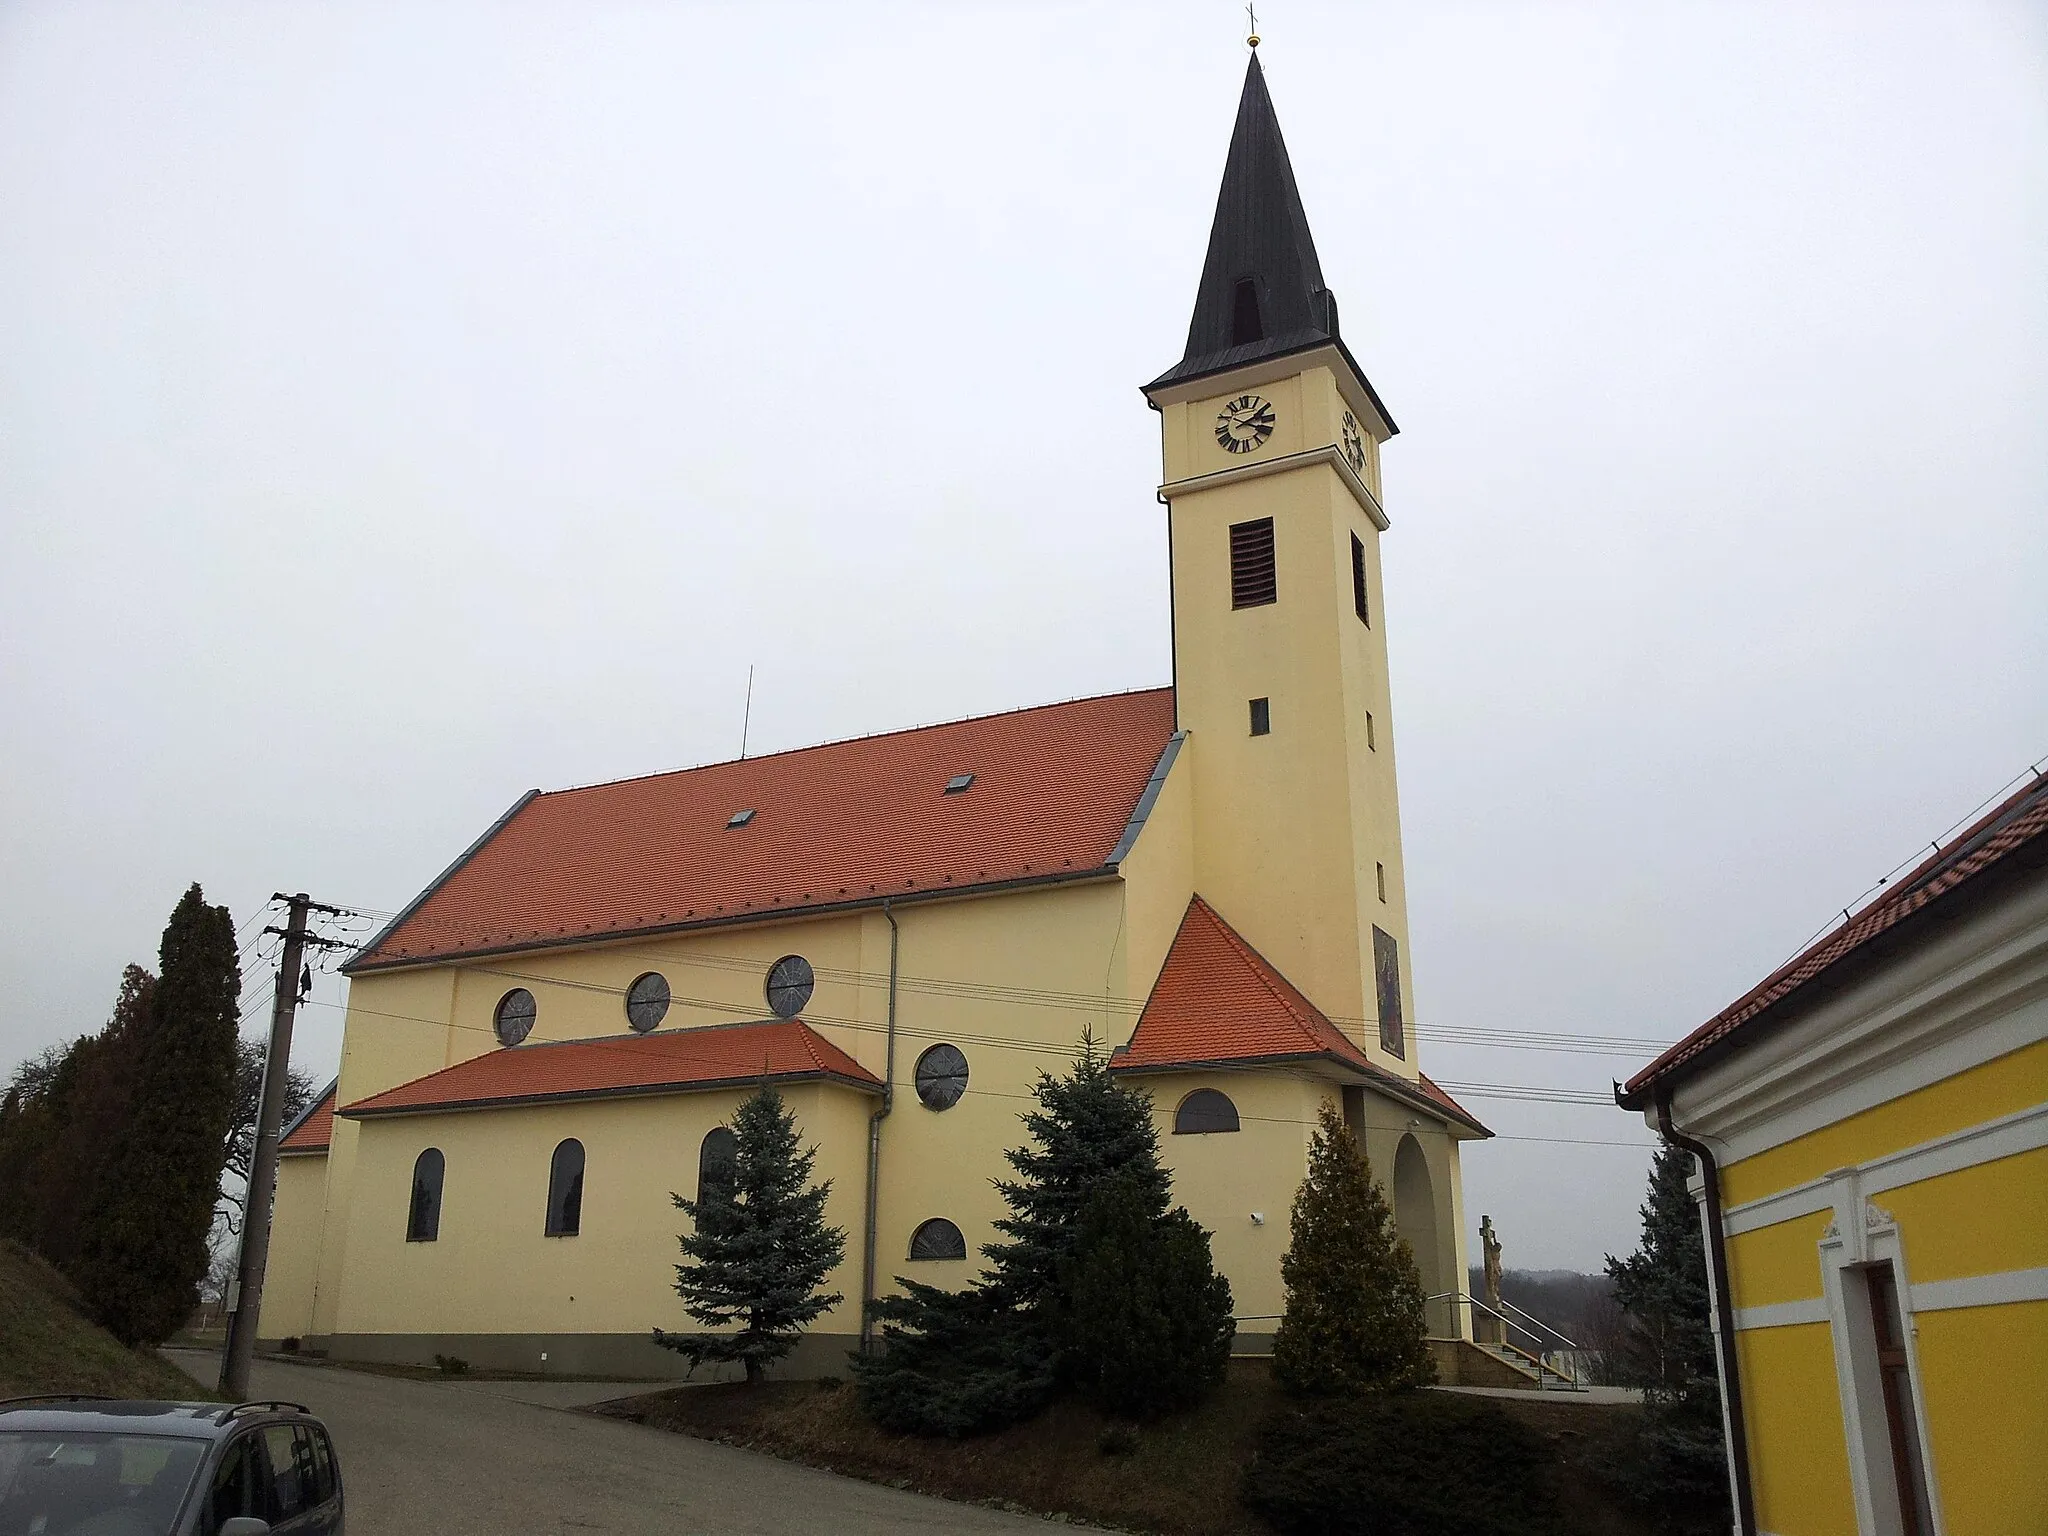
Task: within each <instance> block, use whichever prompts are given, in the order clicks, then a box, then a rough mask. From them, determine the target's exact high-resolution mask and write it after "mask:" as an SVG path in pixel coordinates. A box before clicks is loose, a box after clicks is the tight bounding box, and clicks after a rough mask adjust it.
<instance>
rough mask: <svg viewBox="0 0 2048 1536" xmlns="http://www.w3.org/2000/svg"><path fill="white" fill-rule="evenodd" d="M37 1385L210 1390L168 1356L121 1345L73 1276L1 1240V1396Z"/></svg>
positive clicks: (127, 1392) (111, 1393)
mask: <svg viewBox="0 0 2048 1536" xmlns="http://www.w3.org/2000/svg"><path fill="white" fill-rule="evenodd" d="M37 1392H97V1393H103V1394H105V1395H106V1396H108V1397H144V1398H147V1397H154V1398H169V1399H173V1400H175V1401H180V1402H191V1401H193V1400H195V1399H198V1400H210V1399H211V1398H212V1397H213V1394H212V1393H211V1392H208V1391H206V1390H205V1389H204V1388H202V1387H201V1386H199V1384H198V1383H197V1382H195V1381H193V1380H192V1378H191V1377H189V1376H187V1375H186V1374H185V1373H184V1372H183V1371H181V1370H179V1369H178V1368H177V1367H176V1366H175V1365H172V1364H171V1363H170V1362H169V1361H168V1360H165V1359H163V1358H161V1357H160V1356H158V1355H154V1354H143V1353H140V1352H138V1351H136V1350H132V1349H126V1348H123V1347H122V1345H121V1344H120V1343H118V1342H117V1341H116V1340H115V1338H114V1336H113V1335H112V1334H110V1333H108V1332H107V1331H106V1330H105V1329H104V1328H102V1327H100V1326H99V1324H97V1323H95V1322H94V1321H93V1320H92V1319H91V1318H90V1317H88V1316H87V1315H86V1312H85V1308H84V1306H83V1304H82V1303H81V1302H80V1301H79V1299H78V1293H77V1292H76V1291H74V1290H73V1289H72V1288H71V1283H70V1282H69V1281H68V1280H66V1279H65V1278H64V1277H63V1276H62V1275H60V1274H58V1273H57V1271H56V1270H54V1269H52V1268H51V1267H50V1266H49V1265H47V1264H45V1263H44V1262H43V1261H42V1260H41V1259H39V1258H37V1257H36V1256H35V1255H34V1254H32V1253H29V1252H28V1251H27V1250H26V1249H23V1248H21V1247H19V1246H17V1245H16V1244H14V1243H12V1242H6V1241H0V1398H5V1397H26V1396H29V1395H31V1394H33V1393H37Z"/></svg>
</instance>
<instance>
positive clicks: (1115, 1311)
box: [1052, 1175, 1237, 1419]
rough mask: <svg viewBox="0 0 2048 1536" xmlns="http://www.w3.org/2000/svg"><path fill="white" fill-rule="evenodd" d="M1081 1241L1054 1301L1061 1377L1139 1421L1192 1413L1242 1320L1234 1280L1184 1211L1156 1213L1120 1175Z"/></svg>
mask: <svg viewBox="0 0 2048 1536" xmlns="http://www.w3.org/2000/svg"><path fill="white" fill-rule="evenodd" d="M1076 1238H1077V1240H1076V1244H1075V1249H1074V1252H1073V1253H1072V1254H1070V1255H1069V1256H1068V1257H1066V1258H1064V1259H1062V1260H1061V1261H1060V1263H1059V1269H1058V1275H1059V1286H1058V1290H1057V1292H1056V1293H1055V1296H1054V1298H1053V1302H1052V1334H1053V1340H1054V1344H1055V1346H1056V1348H1057V1350H1058V1356H1059V1365H1060V1371H1061V1374H1062V1376H1064V1378H1065V1379H1066V1380H1067V1381H1068V1382H1070V1383H1071V1384H1073V1385H1075V1386H1077V1387H1079V1388H1080V1390H1081V1391H1082V1392H1083V1393H1084V1394H1085V1395H1086V1396H1087V1397H1089V1398H1090V1399H1092V1400H1093V1401H1094V1402H1095V1403H1096V1404H1097V1405H1099V1406H1100V1407H1102V1408H1103V1409H1105V1410H1107V1411H1108V1412H1110V1413H1114V1414H1120V1415H1122V1416H1124V1417H1126V1418H1133V1419H1149V1418H1152V1417H1154V1416H1156V1415H1158V1414H1161V1413H1165V1412H1168V1411H1170V1410H1172V1409H1175V1408H1185V1407H1188V1406H1191V1405H1192V1404H1194V1403H1197V1402H1200V1401H1201V1400H1202V1398H1203V1397H1205V1396H1206V1395H1208V1393H1209V1392H1210V1391H1211V1390H1213V1389H1214V1388H1216V1387H1218V1386H1221V1385H1222V1383H1223V1373H1224V1370H1225V1368H1226V1367H1227V1366H1228V1364H1229V1362H1230V1342H1231V1339H1232V1338H1233V1337H1234V1336H1235V1335H1236V1333H1237V1323H1236V1321H1235V1319H1233V1318H1232V1316H1231V1296H1230V1282H1229V1281H1228V1280H1226V1279H1224V1278H1223V1276H1221V1275H1219V1274H1217V1273H1216V1267H1215V1264H1214V1262H1213V1260H1212V1258H1211V1255H1210V1252H1209V1234H1208V1233H1207V1232H1204V1231H1203V1230H1202V1229H1201V1227H1200V1226H1198V1225H1196V1223H1195V1219H1194V1218H1193V1217H1192V1216H1190V1215H1188V1213H1187V1212H1186V1211H1185V1210H1183V1209H1182V1208H1180V1207H1179V1206H1175V1207H1174V1208H1173V1209H1172V1210H1170V1211H1161V1210H1159V1209H1158V1208H1157V1206H1156V1204H1155V1203H1154V1200H1153V1198H1152V1197H1151V1196H1149V1195H1148V1194H1147V1193H1146V1192H1145V1191H1144V1190H1142V1189H1141V1188H1140V1186H1139V1185H1138V1184H1137V1183H1136V1182H1134V1181H1133V1180H1130V1179H1126V1178H1124V1177H1122V1176H1121V1175H1119V1176H1117V1177H1114V1178H1110V1179H1107V1180H1105V1181H1104V1182H1103V1183H1102V1184H1100V1185H1098V1186H1097V1188H1096V1190H1095V1193H1094V1194H1093V1195H1091V1196H1090V1197H1089V1200H1088V1203H1087V1204H1086V1205H1085V1206H1083V1207H1082V1208H1081V1216H1080V1221H1079V1223H1078V1232H1077V1235H1076Z"/></svg>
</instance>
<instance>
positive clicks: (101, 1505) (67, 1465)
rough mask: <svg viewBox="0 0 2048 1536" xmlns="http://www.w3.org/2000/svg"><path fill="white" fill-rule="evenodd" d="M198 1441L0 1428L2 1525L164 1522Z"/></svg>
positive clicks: (55, 1529)
mask: <svg viewBox="0 0 2048 1536" xmlns="http://www.w3.org/2000/svg"><path fill="white" fill-rule="evenodd" d="M204 1449H205V1448H204V1446H202V1445H201V1444H200V1442H198V1441H196V1440H182V1439H170V1438H166V1437H158V1436H153V1435H124V1434H104V1433H83V1434H80V1433H69V1432H64V1431H50V1432H42V1431H37V1432H34V1433H30V1432H20V1431H0V1532H4V1533H5V1536H15V1533H16V1532H24V1531H27V1532H45V1531H47V1532H49V1533H51V1536H56V1533H59V1532H72V1531H76V1532H79V1533H81V1536H128V1533H130V1532H141V1531H150V1532H155V1531H164V1530H169V1529H170V1526H171V1522H172V1520H173V1519H175V1518H176V1516H177V1513H178V1506H179V1504H180V1503H181V1502H182V1501H183V1500H184V1497H185V1490H186V1489H187V1488H189V1487H191V1485H192V1482H193V1478H194V1476H195V1474H196V1473H197V1472H198V1470H199V1463H200V1460H201V1457H202V1454H203V1452H204Z"/></svg>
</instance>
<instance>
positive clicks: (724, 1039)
mask: <svg viewBox="0 0 2048 1536" xmlns="http://www.w3.org/2000/svg"><path fill="white" fill-rule="evenodd" d="M818 1079H826V1080H831V1081H837V1082H843V1083H847V1084H849V1085H851V1086H853V1087H857V1088H861V1089H868V1090H872V1091H874V1092H877V1093H879V1092H880V1091H881V1088H882V1084H881V1081H880V1079H878V1078H877V1077H875V1075H874V1074H873V1073H871V1072H869V1071H868V1070H867V1068H865V1067H863V1066H862V1065H861V1064H860V1063H859V1062H857V1061H855V1060H854V1059H853V1058H852V1057H851V1056H849V1055H847V1054H846V1052H844V1051H842V1050H840V1049H839V1047H838V1046H836V1045H834V1044H833V1043H832V1042H831V1041H829V1040H827V1039H826V1038H825V1037H824V1036H823V1035H820V1034H819V1033H818V1032H817V1031H816V1030H814V1029H812V1028H811V1027H810V1025H808V1024H806V1023H804V1022H803V1021H802V1020H801V1019H773V1020H768V1021H765V1022H762V1023H755V1024H719V1025H708V1026H705V1027H702V1028H698V1029H676V1030H664V1031H659V1032H657V1033H655V1034H651V1035H606V1036H603V1037H601V1038H599V1039H595V1040H549V1041H544V1042H541V1043H539V1044H533V1045H514V1046H508V1047H506V1048H504V1049H502V1050H494V1051H491V1052H489V1053H488V1054H486V1055H483V1056H477V1057H472V1058H471V1059H470V1060H468V1061H464V1062H458V1063H457V1064H456V1065H455V1066H452V1067H447V1068H444V1069H443V1070H442V1071H439V1072H433V1073H430V1074H428V1075H427V1076H425V1077H421V1078H415V1079H414V1080H413V1081H412V1082H409V1083H401V1084H399V1085H398V1086H397V1087H396V1088H391V1089H387V1090H386V1091H385V1092H383V1093H379V1094H373V1095H371V1096H370V1097H369V1098H367V1099H358V1100H357V1101H356V1102H355V1103H353V1104H350V1105H348V1106H347V1107H345V1108H343V1109H342V1110H340V1111H339V1113H340V1114H341V1115H342V1116H343V1117H344V1118H346V1119H350V1120H356V1119H371V1118H375V1117H377V1116H381V1115H400V1114H418V1113H422V1112H425V1111H427V1110H446V1109H480V1108H483V1107H485V1106H493V1105H509V1104H537V1103H547V1102H550V1101H553V1100H559V1099H589V1098H609V1097H613V1096H621V1095H628V1094H651V1093H690V1092H698V1091H702V1090H704V1089H707V1088H715V1087H725V1086H733V1085H750V1084H755V1083H762V1082H792V1081H797V1082H801V1081H811V1080H818Z"/></svg>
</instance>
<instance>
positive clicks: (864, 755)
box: [346, 688, 1174, 972]
mask: <svg viewBox="0 0 2048 1536" xmlns="http://www.w3.org/2000/svg"><path fill="white" fill-rule="evenodd" d="M1173 729H1174V721H1173V691H1172V690H1171V689H1168V688H1154V689H1150V690H1148V691H1145V692H1141V693H1120V694H1110V695H1107V696H1105V697H1101V698H1093V699H1079V700H1075V701H1073V702H1071V703H1066V704H1050V705H1045V706H1043V707H1041V708H1037V709H1024V710H1016V711H1013V712H1011V713H1008V714H1001V715H986V716H982V717H981V718H979V719H974V720H960V721H955V722H953V723H951V724H948V725H933V726H925V727H923V728H922V729H919V730H912V731H898V732H896V733H894V734H892V735H886V736H868V737H863V738H860V739H859V740H855V741H841V742H835V743H832V744H830V745H828V746H820V747H806V748H803V749H801V750H799V751H794V752H781V753H777V754H775V755H773V756H770V757H754V758H744V759H741V760H739V761H737V762H729V763H715V764H713V765H711V766H709V767H705V768H691V769H685V770H683V771H681V772H677V773H663V774H656V775H653V776H652V777H649V778H641V779H626V780H622V781H620V782H617V783H612V784H599V785H594V786H592V787H589V788H585V789H567V790H558V791H555V792H554V793H552V794H536V795H533V796H530V797H529V798H528V799H527V800H525V801H522V802H521V803H520V804H519V805H518V806H516V807H515V808H514V809H513V811H512V812H511V813H509V814H508V816H507V817H506V818H505V820H504V821H503V822H502V823H501V824H500V825H499V826H497V827H495V828H493V829H492V830H491V831H490V832H488V833H486V834H485V836H484V838H483V839H482V840H481V841H480V842H479V843H478V845H477V846H476V847H474V848H472V849H471V850H470V852H469V853H468V854H466V855H465V856H464V857H463V858H462V859H461V860H459V861H458V862H457V863H456V865H455V866H454V867H453V868H452V869H450V871H449V872H448V873H447V874H445V875H444V876H443V877H442V878H441V879H440V880H439V881H438V882H436V884H434V885H433V886H430V887H429V888H428V890H427V891H426V892H425V893H424V894H423V895H422V896H421V898H420V899H419V900H417V901H416V902H415V903H414V904H413V906H412V907H409V908H408V909H407V910H406V911H405V912H404V913H402V914H401V915H400V916H399V918H398V919H397V920H396V921H394V922H393V923H392V924H391V926H390V927H389V928H387V929H386V930H385V931H384V932H383V933H382V934H380V935H378V936H377V938H375V939H373V940H372V941H371V943H370V944H369V945H368V946H367V947H366V948H365V950H364V951H363V953H362V954H361V955H359V956H357V957H356V958H355V959H354V960H352V961H351V962H349V964H348V966H347V967H346V969H347V970H349V971H352V972H353V971H365V970H375V969H378V968H381V967H385V966H392V965H403V964H408V963H415V962H418V961H421V960H429V959H445V958H448V957H451V956H456V955H469V954H477V953H488V952H492V951H497V950H507V949H524V948H531V947H534V946H537V945H544V944H563V943H575V942H581V941H586V940H589V939H592V938H596V937H601V936H606V935H619V934H629V933H645V932H648V931H652V930H662V929H673V928H682V927H689V926H693V925H697V924H705V923H715V922H731V921H734V920H736V919H742V918H747V917H761V916H766V915H770V914H774V915H778V916H779V915H783V914H786V913H790V912H797V911H804V910H807V909H816V908H820V907H831V906H838V905H844V904H848V903H864V902H873V901H878V900H880V899H881V898H882V897H884V896H889V895H895V896H897V897H899V898H901V897H906V896H913V895H929V894H931V893H932V892H935V891H954V890H962V889H970V888H973V887H976V886H988V885H997V884H1005V883H1009V882H1015V881H1038V880H1058V879H1066V878H1073V877H1075V876H1077V875H1082V874H1086V873H1088V872H1091V871H1099V870H1101V869H1102V868H1103V867H1104V866H1105V865H1106V864H1107V862H1108V860H1109V858H1110V855H1111V854H1112V853H1113V852H1114V851H1115V849H1116V848H1117V846H1118V843H1119V841H1120V839H1121V838H1122V836H1123V833H1124V830H1125V827H1126V824H1127V823H1128V822H1129V821H1130V819H1131V816H1132V813H1133V811H1134V809H1135V808H1136V807H1137V805H1138V802H1139V800H1140V797H1141V796H1142V795H1143V794H1144V791H1145V786H1146V782H1147V780H1148V779H1149V778H1150V776H1151V774H1152V770H1153V767H1154V765H1155V764H1156V763H1157V762H1158V761H1159V758H1160V754H1161V752H1162V751H1163V750H1164V749H1165V747H1166V744H1167V741H1168V739H1169V738H1170V737H1171V736H1172V734H1173ZM963 773H971V774H973V775H974V782H973V784H972V785H971V786H970V787H969V788H968V789H967V790H966V791H965V792H964V793H960V794H953V795H948V794H944V793H942V791H943V789H944V787H945V783H946V781H947V780H948V779H949V778H951V777H953V776H954V775H956V774H963ZM742 810H752V811H753V812H754V813H755V814H754V817H753V819H752V820H751V821H750V822H748V823H747V824H746V825H745V826H743V827H738V828H728V826H727V822H728V821H729V820H730V818H731V817H732V816H733V814H734V813H735V812H738V811H742Z"/></svg>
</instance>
